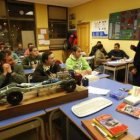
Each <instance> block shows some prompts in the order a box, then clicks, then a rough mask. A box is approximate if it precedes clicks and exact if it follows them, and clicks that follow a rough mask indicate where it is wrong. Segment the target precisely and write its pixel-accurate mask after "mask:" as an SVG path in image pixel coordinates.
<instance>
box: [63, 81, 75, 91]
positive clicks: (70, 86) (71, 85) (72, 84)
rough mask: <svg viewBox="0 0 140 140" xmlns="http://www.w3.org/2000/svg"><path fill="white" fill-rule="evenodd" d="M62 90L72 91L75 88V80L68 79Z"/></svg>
mask: <svg viewBox="0 0 140 140" xmlns="http://www.w3.org/2000/svg"><path fill="white" fill-rule="evenodd" d="M64 85H65V86H64V90H66V91H67V92H73V91H74V90H75V88H76V82H75V80H74V79H70V80H68V81H66V82H65V83H64Z"/></svg>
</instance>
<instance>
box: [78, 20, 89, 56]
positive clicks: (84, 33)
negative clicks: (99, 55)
mask: <svg viewBox="0 0 140 140" xmlns="http://www.w3.org/2000/svg"><path fill="white" fill-rule="evenodd" d="M77 35H78V45H79V46H80V48H81V49H82V51H84V52H85V53H86V54H87V55H88V54H89V41H90V36H89V35H90V23H89V22H88V23H87V22H86V23H81V24H78V25H77Z"/></svg>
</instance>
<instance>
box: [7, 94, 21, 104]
mask: <svg viewBox="0 0 140 140" xmlns="http://www.w3.org/2000/svg"><path fill="white" fill-rule="evenodd" d="M22 99H23V94H22V93H21V92H19V91H15V92H11V93H9V94H8V95H7V102H8V103H9V104H11V105H18V104H19V103H20V102H21V101H22Z"/></svg>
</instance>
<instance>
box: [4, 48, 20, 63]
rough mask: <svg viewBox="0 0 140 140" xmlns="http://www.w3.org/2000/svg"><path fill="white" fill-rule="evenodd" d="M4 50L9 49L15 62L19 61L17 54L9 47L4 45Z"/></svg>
mask: <svg viewBox="0 0 140 140" xmlns="http://www.w3.org/2000/svg"><path fill="white" fill-rule="evenodd" d="M5 50H9V51H11V55H12V57H13V59H14V60H15V62H16V63H21V60H20V58H19V56H18V55H17V54H16V53H15V52H14V51H12V50H11V47H7V46H5V47H4V51H5Z"/></svg>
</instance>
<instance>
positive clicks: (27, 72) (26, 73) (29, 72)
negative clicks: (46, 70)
mask: <svg viewBox="0 0 140 140" xmlns="http://www.w3.org/2000/svg"><path fill="white" fill-rule="evenodd" d="M33 72H34V69H24V74H25V75H29V74H32V73H33Z"/></svg>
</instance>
